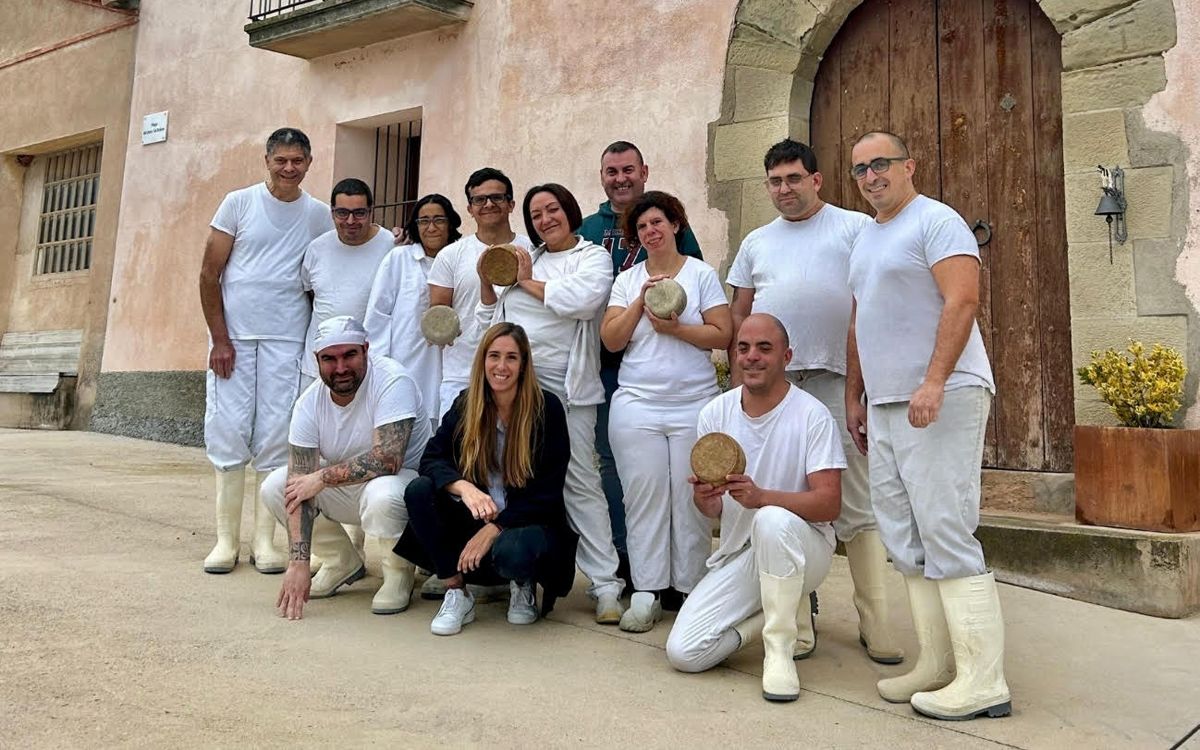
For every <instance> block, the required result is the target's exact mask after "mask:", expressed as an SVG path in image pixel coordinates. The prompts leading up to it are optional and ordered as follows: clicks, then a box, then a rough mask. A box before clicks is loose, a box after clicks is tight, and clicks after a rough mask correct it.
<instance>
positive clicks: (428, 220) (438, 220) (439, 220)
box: [417, 216, 447, 229]
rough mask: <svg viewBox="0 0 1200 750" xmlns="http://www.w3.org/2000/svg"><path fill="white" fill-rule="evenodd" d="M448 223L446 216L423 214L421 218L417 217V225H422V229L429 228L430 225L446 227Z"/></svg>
mask: <svg viewBox="0 0 1200 750" xmlns="http://www.w3.org/2000/svg"><path fill="white" fill-rule="evenodd" d="M446 223H447V220H446V217H445V216H423V217H421V218H420V219H417V226H419V227H421V228H422V229H428V228H429V227H444V226H446Z"/></svg>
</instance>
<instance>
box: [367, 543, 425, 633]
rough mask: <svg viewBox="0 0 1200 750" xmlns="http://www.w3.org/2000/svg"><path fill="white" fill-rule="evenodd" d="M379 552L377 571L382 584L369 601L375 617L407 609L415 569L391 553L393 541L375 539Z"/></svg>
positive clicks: (393, 545) (410, 597) (406, 561)
mask: <svg viewBox="0 0 1200 750" xmlns="http://www.w3.org/2000/svg"><path fill="white" fill-rule="evenodd" d="M375 542H376V544H377V545H378V546H377V549H378V550H379V570H380V572H381V574H382V576H383V584H382V585H381V586H380V587H379V590H378V591H376V592H375V598H374V599H372V600H371V611H372V612H373V613H375V614H377V615H394V614H397V613H398V612H403V611H404V610H406V609H408V603H409V602H410V601H411V600H412V590H413V582H414V580H415V579H416V567H415V566H414V565H413V564H412V563H410V562H409V561H408V560H405V559H404V558H403V557H401V556H400V555H397V554H396V553H395V552H392V548H393V547H395V546H396V540H395V539H376V540H375Z"/></svg>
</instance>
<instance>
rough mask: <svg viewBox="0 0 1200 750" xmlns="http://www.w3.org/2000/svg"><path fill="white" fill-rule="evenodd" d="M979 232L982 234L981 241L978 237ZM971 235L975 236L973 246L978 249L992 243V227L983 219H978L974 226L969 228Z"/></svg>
mask: <svg viewBox="0 0 1200 750" xmlns="http://www.w3.org/2000/svg"><path fill="white" fill-rule="evenodd" d="M980 232H983V239H979V236H978V235H979V233H980ZM971 234H974V235H976V237H975V244H976V245H978V246H979V247H983V246H984V245H986V244H987V243H989V242H991V241H992V225H991V224H988V223H987V222H986V221H984V220H983V219H978V220H977V221H976V222H975V225H974V226H972V227H971Z"/></svg>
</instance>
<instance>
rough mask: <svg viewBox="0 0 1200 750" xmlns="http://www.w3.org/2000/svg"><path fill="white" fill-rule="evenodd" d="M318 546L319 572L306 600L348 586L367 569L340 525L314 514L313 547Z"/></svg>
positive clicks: (323, 595)
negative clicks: (319, 553) (319, 555)
mask: <svg viewBox="0 0 1200 750" xmlns="http://www.w3.org/2000/svg"><path fill="white" fill-rule="evenodd" d="M318 545H320V549H321V558H322V560H323V561H324V562H323V563H322V564H321V569H320V570H319V571H318V572H317V574H316V575H315V576H313V579H312V588H311V590H310V591H309V594H308V598H309V599H326V598H328V597H331V596H333V595H334V594H335V593H337V590H338V588H339V587H341V586H349V585H350V584H352V583H354V582H355V581H357V580H359V579H360V578H362V577H363V576H365V575H366V574H367V566H366V565H364V564H363V560H362V558H361V557H359V556H358V552H357V551H355V549H354V545H353V544H352V543H351V542H350V537H348V536H346V530H345V529H343V528H342V525H341V524H340V523H337V522H336V521H331V520H329V519H328V518H326V517H325V514H324V513H318V514H317V517H316V519H314V521H313V547H314V548H315V547H317V546H318Z"/></svg>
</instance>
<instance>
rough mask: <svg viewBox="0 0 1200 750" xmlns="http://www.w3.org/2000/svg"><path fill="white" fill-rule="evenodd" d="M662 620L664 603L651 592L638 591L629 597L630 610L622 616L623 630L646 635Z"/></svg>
mask: <svg viewBox="0 0 1200 750" xmlns="http://www.w3.org/2000/svg"><path fill="white" fill-rule="evenodd" d="M661 619H662V603H661V602H660V601H659V600H658V597H656V596H655V595H654V594H651V593H650V592H649V591H638V592H636V593H635V594H634V595H633V596H631V597H629V609H627V610H625V614H623V615H621V630H624V631H625V632H627V633H645V632H647V631H649V630H650V629H651V628H653V627H654V623H656V622H658V621H659V620H661Z"/></svg>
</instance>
